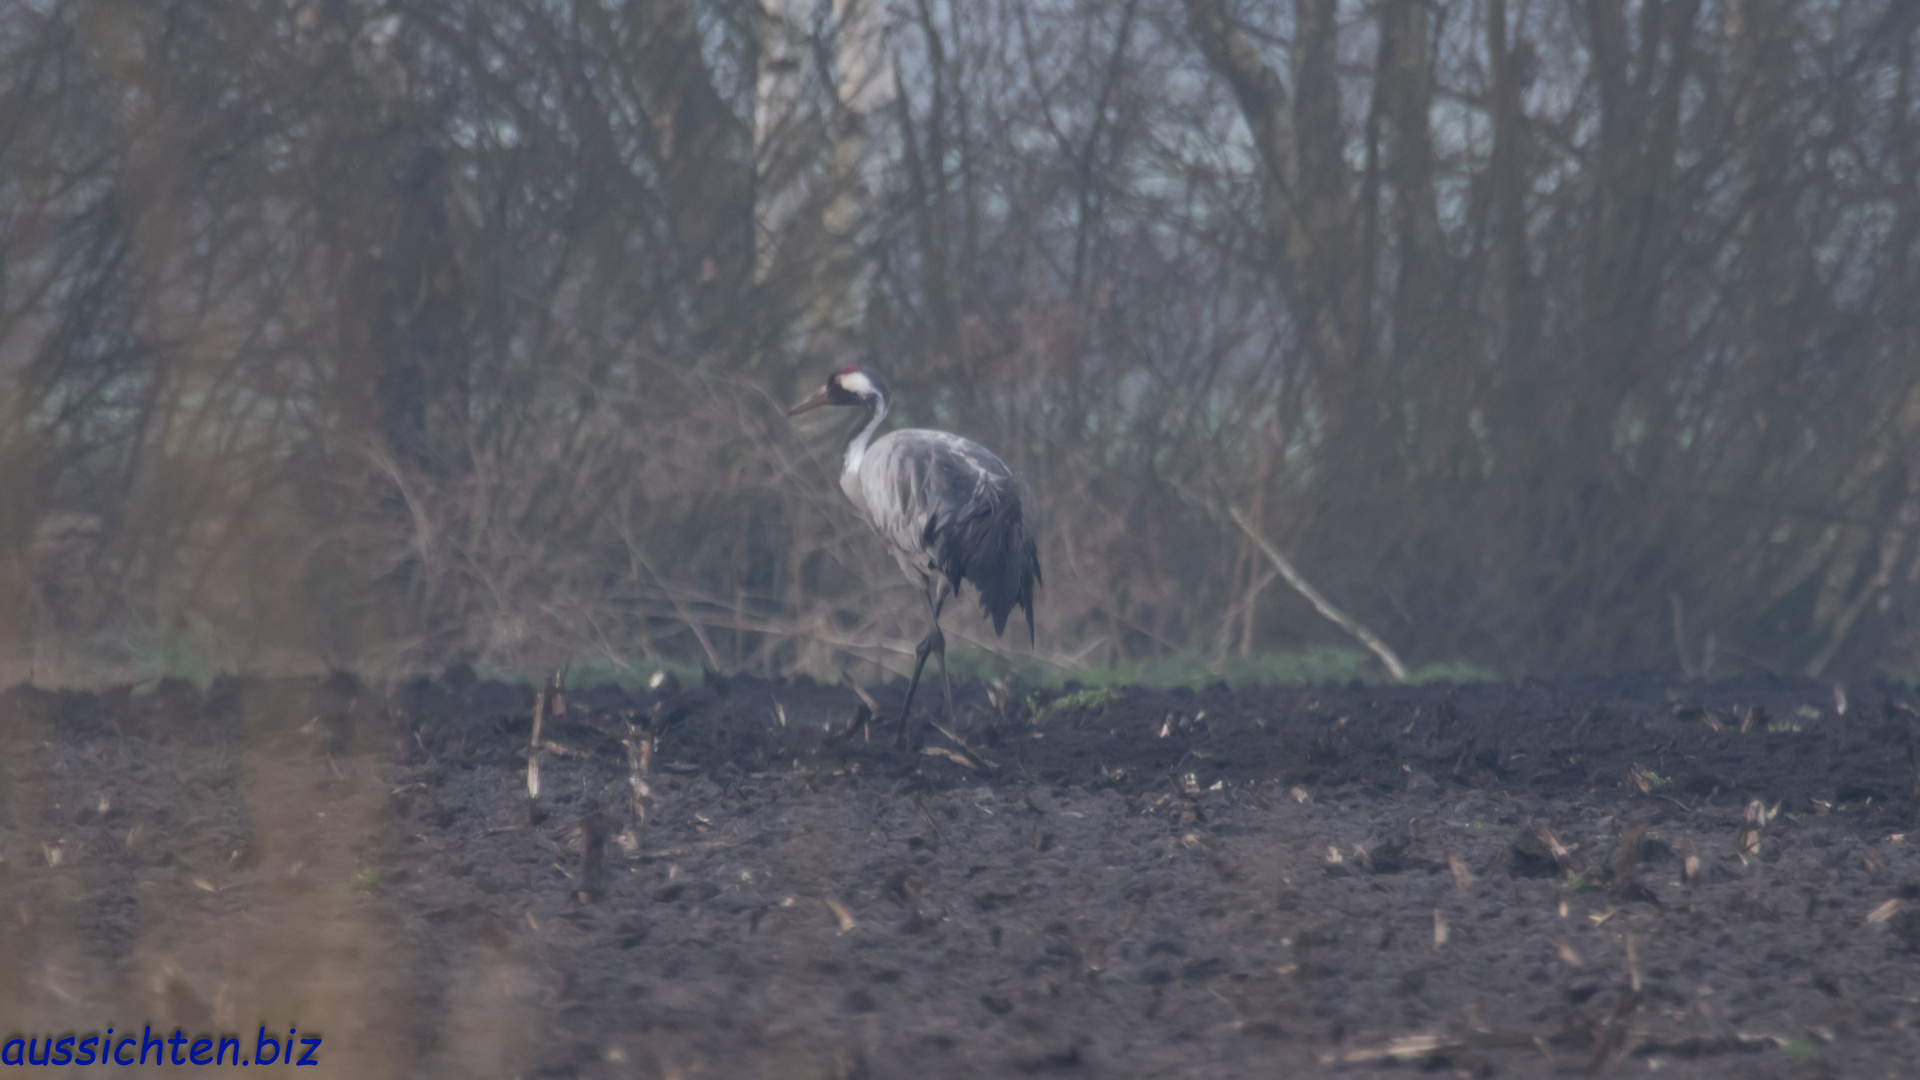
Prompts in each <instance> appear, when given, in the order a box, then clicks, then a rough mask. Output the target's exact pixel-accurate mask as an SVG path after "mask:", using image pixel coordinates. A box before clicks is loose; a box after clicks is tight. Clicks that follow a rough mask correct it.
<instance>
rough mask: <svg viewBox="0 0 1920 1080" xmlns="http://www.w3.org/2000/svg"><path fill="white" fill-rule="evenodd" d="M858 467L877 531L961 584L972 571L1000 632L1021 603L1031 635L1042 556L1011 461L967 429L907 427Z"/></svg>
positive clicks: (886, 439)
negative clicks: (968, 435)
mask: <svg viewBox="0 0 1920 1080" xmlns="http://www.w3.org/2000/svg"><path fill="white" fill-rule="evenodd" d="M860 473H861V477H860V479H861V488H862V495H863V496H864V502H865V505H866V510H867V515H868V518H869V520H871V521H872V522H873V526H874V529H875V531H877V532H879V533H880V535H881V536H882V537H884V538H885V539H886V540H887V542H888V543H889V544H891V545H892V546H893V547H894V549H895V550H896V551H897V552H900V553H901V554H902V555H903V556H906V557H907V558H909V559H911V561H912V563H913V564H914V565H915V566H918V567H924V568H925V569H926V571H928V572H930V573H935V574H939V575H940V576H943V577H945V578H946V579H947V580H948V582H949V583H950V584H951V585H952V587H953V590H954V592H955V593H958V592H959V591H960V582H961V581H963V580H965V581H971V582H972V583H973V586H974V588H975V589H976V590H978V591H979V593H980V607H981V609H982V610H983V611H984V612H986V614H987V616H988V618H990V619H992V620H993V631H994V633H996V634H1001V633H1005V631H1006V627H1007V616H1008V615H1010V614H1012V613H1013V609H1014V608H1016V607H1018V608H1023V609H1025V611H1026V613H1027V636H1028V638H1029V639H1032V637H1033V591H1034V587H1035V586H1037V585H1039V584H1040V556H1039V551H1038V548H1037V546H1036V545H1035V543H1034V539H1033V534H1032V533H1031V532H1029V531H1028V529H1027V524H1026V518H1025V516H1024V514H1023V513H1022V508H1021V505H1020V485H1019V482H1018V481H1016V480H1015V479H1014V477H1013V474H1012V472H1011V471H1009V470H1008V469H1007V466H1006V463H1005V462H1003V461H1001V460H1000V459H999V458H998V457H996V456H994V454H993V452H992V451H990V450H988V449H987V448H986V447H984V446H981V445H980V444H979V443H976V442H973V441H972V440H970V439H963V438H961V437H959V436H957V435H948V434H946V433H945V432H939V431H920V430H914V429H907V430H903V431H896V432H893V433H892V434H889V435H887V436H885V437H883V438H881V439H880V440H879V441H877V442H875V443H874V444H873V447H872V449H870V450H869V451H868V453H867V455H866V459H865V460H864V461H863V462H862V463H861V468H860Z"/></svg>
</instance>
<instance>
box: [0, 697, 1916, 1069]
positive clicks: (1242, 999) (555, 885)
mask: <svg viewBox="0 0 1920 1080" xmlns="http://www.w3.org/2000/svg"><path fill="white" fill-rule="evenodd" d="M462 676H465V677H462ZM902 690H903V687H902V686H901V685H899V684H897V683H896V684H895V685H893V686H890V687H879V688H875V689H874V690H873V691H872V696H873V697H874V698H875V699H877V700H876V702H875V703H876V704H877V705H878V706H879V708H880V709H881V711H882V712H883V714H885V713H888V712H889V711H890V709H891V708H892V707H897V702H898V701H899V695H900V694H901V692H902ZM958 696H959V698H960V716H959V719H958V722H957V723H956V724H955V725H953V729H952V731H951V735H950V736H949V735H948V734H945V733H941V732H937V731H929V732H928V735H927V741H926V750H925V752H922V753H908V752H905V751H902V750H898V749H896V748H895V747H894V746H893V745H892V743H891V740H890V739H889V738H888V735H889V732H888V731H887V730H885V729H884V728H882V727H880V726H878V725H872V726H871V728H870V729H869V727H868V726H863V725H861V724H859V723H857V722H856V721H857V718H858V716H859V708H860V703H859V701H858V700H857V698H856V697H855V693H854V691H852V690H851V689H848V688H844V687H825V686H816V685H814V684H812V683H809V682H806V681H804V680H802V681H797V682H768V681H762V680H755V679H746V678H738V679H733V680H731V681H725V680H718V679H709V680H708V681H707V682H706V683H704V684H702V685H698V686H691V687H687V688H684V689H676V688H673V687H668V688H664V690H663V691H662V692H645V691H642V692H633V693H626V692H622V691H619V690H617V689H614V688H611V687H608V688H602V689H599V690H592V691H579V692H575V693H572V694H570V695H568V697H567V700H566V701H565V703H564V704H565V708H564V711H563V712H561V713H559V714H558V715H555V716H554V717H552V718H551V719H544V720H543V722H542V732H541V742H542V749H541V753H540V754H539V771H540V781H541V791H540V797H539V799H538V800H530V799H529V797H528V794H527V747H528V744H529V741H530V736H531V727H532V717H533V711H534V701H535V698H534V691H533V690H532V689H530V688H524V687H505V686H499V685H494V684H487V683H475V682H473V681H472V679H471V676H470V675H465V673H464V672H456V673H453V674H452V675H450V676H449V677H448V678H445V679H441V680H437V681H431V682H429V681H426V680H420V681H416V682H413V683H409V684H405V685H402V686H400V687H397V688H395V689H394V690H393V691H392V692H391V693H390V694H384V695H383V694H376V693H374V692H372V691H371V690H368V689H367V688H364V687H361V686H359V685H358V684H357V683H355V682H354V681H353V680H352V679H350V678H348V677H345V676H335V677H333V678H330V679H326V680H308V681H284V682H250V681H226V682H222V683H218V684H216V685H215V686H213V687H212V688H210V689H209V690H207V691H206V692H204V693H203V692H200V691H197V690H195V689H194V688H193V687H191V686H189V685H186V684H183V683H177V682H164V683H161V684H159V685H158V686H156V687H148V688H141V689H139V690H135V689H122V690H118V691H112V692H107V693H100V694H88V693H71V692H60V693H54V692H48V691H42V690H35V689H30V688H17V689H15V690H13V691H10V692H8V693H7V694H5V695H4V696H0V751H4V753H0V1038H11V1037H12V1036H14V1035H16V1034H18V1035H22V1036H28V1035H46V1034H54V1035H59V1034H61V1033H67V1032H72V1033H76V1034H78V1035H81V1036H84V1035H86V1034H88V1033H99V1032H101V1031H103V1030H104V1029H105V1028H106V1027H108V1026H112V1027H115V1028H116V1029H119V1030H121V1031H124V1030H126V1029H127V1028H129V1027H133V1028H139V1027H141V1026H143V1025H153V1026H154V1027H155V1028H156V1029H157V1030H161V1031H164V1032H167V1033H171V1032H172V1031H173V1030H174V1029H175V1028H176V1027H178V1028H181V1029H183V1030H184V1031H185V1032H186V1033H187V1034H189V1035H194V1034H197V1033H206V1034H209V1035H217V1034H220V1033H235V1034H239V1035H240V1036H241V1044H242V1045H243V1046H244V1047H245V1048H246V1051H247V1053H249V1054H251V1053H252V1052H253V1049H254V1047H255V1045H256V1040H257V1037H258V1031H259V1029H260V1028H261V1027H262V1026H263V1025H264V1026H265V1027H266V1028H267V1029H268V1031H269V1033H270V1034H274V1035H276V1036H277V1035H283V1034H284V1033H285V1030H286V1029H288V1028H294V1027H297V1028H299V1029H301V1032H302V1033H303V1036H318V1037H321V1038H322V1039H323V1042H322V1044H321V1046H320V1048H319V1050H318V1052H317V1055H316V1056H317V1060H318V1061H319V1063H320V1064H321V1066H322V1071H321V1072H317V1073H315V1074H313V1075H340V1076H356V1077H362V1076H364V1077H413V1076H444V1077H466V1076H523V1077H573V1076H580V1077H629V1076H633V1077H662V1078H664V1077H681V1078H692V1077H714V1078H734V1077H777V1078H806V1077H909V1076H911V1077H1004V1076H1018V1075H1027V1074H1037V1075H1058V1076H1068V1077H1071V1076H1085V1077H1256V1076H1257V1077H1274V1076H1302V1075H1328V1076H1353V1077H1363V1076H1376V1075H1379V1076H1411V1075H1426V1074H1429V1073H1430V1074H1433V1075H1459V1076H1503V1077H1529V1076H1582V1075H1598V1076H1626V1075H1639V1074H1642V1073H1647V1072H1649V1071H1657V1072H1660V1073H1663V1074H1670V1075H1675V1076H1685V1077H1742V1078H1745V1077H1775V1076H1777V1077H1848V1078H1851V1077H1911V1076H1914V1075H1916V1070H1920V1064H1916V1062H1920V1030H1917V1028H1920V858H1916V855H1915V846H1916V840H1920V837H1917V836H1915V835H1914V834H1913V833H1912V832H1911V830H1913V829H1914V827H1915V824H1916V821H1915V818H1916V801H1915V791H1916V776H1917V775H1920V773H1916V767H1915V763H1916V750H1915V746H1916V738H1917V737H1920V701H1917V700H1916V697H1915V695H1914V694H1912V693H1911V692H1909V691H1906V690H1902V689H1897V688H1892V687H1885V686H1879V687H1856V688H1853V689H1852V690H1851V691H1850V698H1849V700H1848V701H1847V702H1846V707H1845V708H1844V709H1842V708H1840V707H1839V701H1838V699H1837V698H1836V695H1835V691H1834V688H1833V687H1832V686H1831V685H1827V684H1816V683H1811V682H1796V681H1778V680H1775V681H1756V682H1741V683H1726V684H1712V685H1698V684H1694V685H1684V684H1676V683H1665V682H1657V681H1635V680H1613V681H1591V682H1551V683H1543V682H1529V683H1524V684H1489V685H1477V686H1462V687H1448V686H1429V687H1422V688H1381V687H1362V686H1359V685H1358V684H1355V685H1352V686H1348V687H1332V686H1328V687H1317V688H1299V689H1296V688H1288V689H1247V690H1240V691H1230V690H1228V689H1226V688H1225V687H1219V688H1215V689H1212V690H1208V691H1202V692H1191V691H1154V690H1132V691H1128V692H1126V693H1125V694H1124V695H1122V696H1120V697H1118V699H1117V700H1109V701H1104V702H1103V701H1101V700H1100V695H1082V696H1081V697H1080V698H1078V699H1069V701H1071V702H1077V704H1071V703H1070V704H1056V705H1055V706H1053V707H1051V708H1049V707H1048V706H1047V697H1048V695H1046V694H1041V695H1039V696H1037V697H1035V698H1033V699H1031V700H1029V699H1028V698H1027V697H1026V696H1025V694H1024V693H1023V692H1020V691H1014V692H1011V693H1006V692H999V691H995V690H994V689H993V688H991V687H983V686H969V687H965V688H963V689H962V690H961V692H960V693H959V695H958ZM636 780H637V784H638V786H637V787H636ZM1756 804H1757V805H1756ZM116 1037H118V1036H116ZM155 1071H160V1070H155ZM177 1071H179V1072H180V1073H182V1074H187V1073H191V1072H194V1071H196V1070H194V1069H193V1068H192V1067H191V1066H188V1067H185V1068H182V1069H180V1070H177ZM198 1071H200V1072H205V1071H208V1070H204V1069H203V1070H198ZM220 1071H224V1070H220ZM72 1072H73V1073H74V1074H76V1075H88V1074H89V1070H84V1069H74V1070H72ZM122 1072H124V1070H122V1069H118V1068H115V1069H105V1070H103V1069H102V1068H100V1067H99V1066H95V1067H94V1068H93V1069H92V1070H91V1073H97V1074H100V1075H107V1074H108V1073H113V1074H115V1075H118V1074H120V1073H122Z"/></svg>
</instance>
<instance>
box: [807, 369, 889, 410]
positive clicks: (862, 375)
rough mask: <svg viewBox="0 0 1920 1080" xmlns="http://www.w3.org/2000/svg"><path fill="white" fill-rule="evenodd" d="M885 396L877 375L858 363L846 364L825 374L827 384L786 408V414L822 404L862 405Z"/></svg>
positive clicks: (882, 384)
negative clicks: (863, 368) (831, 372)
mask: <svg viewBox="0 0 1920 1080" xmlns="http://www.w3.org/2000/svg"><path fill="white" fill-rule="evenodd" d="M886 396H887V390H886V384H885V383H882V382H881V381H880V379H879V377H878V376H876V375H874V374H873V373H871V372H868V371H863V370H861V368H860V365H859V364H848V365H846V366H845V367H842V368H839V369H836V370H835V371H834V373H833V374H831V375H829V376H827V385H825V386H823V387H821V388H820V389H818V390H816V391H814V392H813V396H811V397H809V398H807V399H806V400H805V401H802V402H799V403H797V404H795V405H794V407H793V408H791V409H788V410H787V415H788V416H799V415H800V414H801V413H803V412H811V411H813V410H814V409H817V408H819V407H820V406H822V405H864V404H866V403H867V402H869V401H872V400H874V399H876V398H878V399H881V400H884V399H885V398H886Z"/></svg>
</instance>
